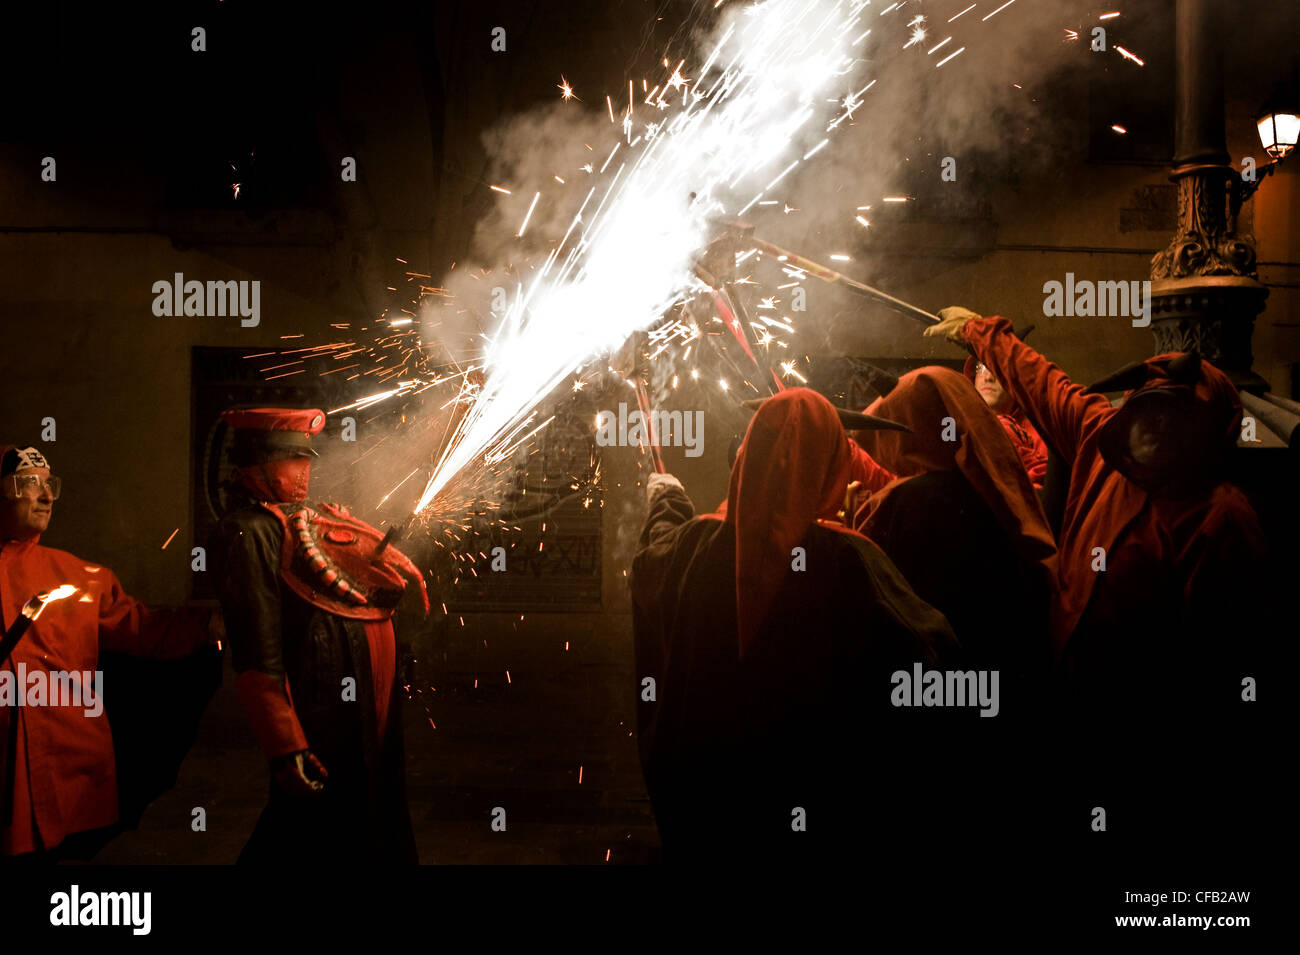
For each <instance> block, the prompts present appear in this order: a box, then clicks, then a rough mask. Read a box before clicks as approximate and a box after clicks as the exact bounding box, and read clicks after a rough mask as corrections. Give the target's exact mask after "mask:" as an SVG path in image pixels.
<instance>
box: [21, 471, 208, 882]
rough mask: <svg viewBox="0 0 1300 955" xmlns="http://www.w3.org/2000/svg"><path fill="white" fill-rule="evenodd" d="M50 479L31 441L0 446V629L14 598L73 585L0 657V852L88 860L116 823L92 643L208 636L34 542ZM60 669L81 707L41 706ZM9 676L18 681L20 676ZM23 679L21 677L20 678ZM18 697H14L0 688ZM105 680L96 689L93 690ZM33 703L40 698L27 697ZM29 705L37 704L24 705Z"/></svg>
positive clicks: (154, 652)
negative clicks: (0, 779) (78, 692)
mask: <svg viewBox="0 0 1300 955" xmlns="http://www.w3.org/2000/svg"><path fill="white" fill-rule="evenodd" d="M58 495H59V479H58V478H56V477H53V476H51V474H50V467H49V462H48V461H46V459H45V457H44V456H43V455H42V454H41V453H40V451H38V450H36V449H35V448H21V449H20V448H14V447H9V446H3V447H0V616H3V624H4V628H5V629H6V630H8V629H9V628H10V627H12V626H14V624H15V622H16V621H18V620H19V618H20V615H21V612H22V607H23V605H24V604H25V603H26V602H27V601H28V600H30V599H31V598H32V597H34V596H36V595H37V594H44V593H48V592H50V591H53V590H54V589H55V588H57V587H60V586H62V585H65V584H67V585H70V586H72V587H75V588H76V591H75V592H74V593H72V594H71V595H69V596H67V597H65V598H63V599H62V600H59V601H57V602H51V603H50V604H49V605H48V606H47V607H46V608H45V609H44V610H43V612H42V613H41V615H40V618H39V619H38V620H36V622H35V623H33V624H32V625H31V627H30V629H28V630H27V632H26V633H25V634H24V635H23V637H22V639H21V640H19V642H18V643H17V644H16V645H15V647H14V649H13V651H12V652H11V653H10V655H9V656H8V658H7V659H6V660H3V661H0V679H2V680H3V685H0V766H3V767H4V773H5V778H4V782H5V784H4V787H3V791H2V792H0V812H2V816H0V854H3V855H6V856H13V855H19V854H24V853H31V854H33V855H32V856H31V858H33V859H36V858H42V857H43V858H51V859H52V858H57V857H68V858H74V859H75V858H88V857H89V856H90V855H93V854H94V852H95V851H97V850H98V849H99V848H100V847H102V845H103V844H104V843H105V842H107V840H108V839H109V838H111V836H112V834H113V833H112V830H111V828H110V827H112V826H113V825H114V824H115V823H116V822H117V821H118V798H117V797H118V793H117V779H116V766H115V761H114V750H113V734H112V730H111V729H110V727H109V721H108V719H107V718H106V716H105V714H104V712H103V706H102V705H90V703H89V702H88V701H89V699H90V698H91V696H92V694H90V693H89V692H88V691H89V687H88V686H87V685H86V684H87V683H89V682H90V681H91V680H92V679H93V677H94V674H95V672H96V670H97V669H98V667H99V655H100V652H101V651H118V652H122V653H128V654H133V655H137V656H150V657H156V658H175V657H182V656H188V655H189V654H191V653H194V652H196V651H197V650H199V649H201V648H202V647H203V646H204V645H206V644H207V643H208V642H209V640H210V639H213V638H215V636H216V628H217V622H216V620H215V619H214V615H212V614H210V612H208V611H199V610H179V611H171V612H164V611H152V610H149V609H148V608H146V607H145V606H144V604H142V603H140V602H139V601H137V600H133V599H132V598H131V597H129V596H128V595H127V594H126V593H125V592H124V591H123V590H122V585H121V584H120V583H119V582H118V580H117V577H116V576H114V574H113V572H112V571H111V570H109V569H108V568H107V567H103V566H100V565H98V564H93V563H91V562H89V561H86V560H83V559H82V558H80V557H76V556H74V555H73V554H69V553H67V552H66V551H61V550H55V549H53V548H51V547H42V546H41V545H40V537H41V534H42V533H44V532H45V530H46V529H47V528H48V527H49V523H50V517H51V515H52V514H53V510H54V501H55V499H56V498H57V497H58ZM63 674H66V675H67V678H68V679H69V680H70V681H72V682H74V683H79V684H81V689H82V702H83V703H84V704H86V705H51V704H52V703H54V700H53V699H52V698H51V697H50V696H49V695H47V694H40V695H39V696H35V695H34V694H35V692H36V689H37V688H38V687H40V686H42V685H43V686H45V687H46V688H47V689H48V690H51V691H52V688H53V686H54V684H55V683H56V682H57V678H58V677H59V676H61V675H63ZM20 676H24V677H25V679H21V680H20ZM24 684H25V685H24ZM5 686H7V687H8V688H9V689H11V690H14V689H16V690H17V692H18V693H21V694H23V705H16V704H17V699H16V698H13V699H10V698H9V696H10V694H8V693H6V692H5V691H4V687H5ZM103 690H104V688H103V687H102V686H96V687H95V688H94V693H93V697H95V698H97V697H98V696H99V694H100V693H102V692H103ZM37 701H39V702H37ZM33 703H36V705H33Z"/></svg>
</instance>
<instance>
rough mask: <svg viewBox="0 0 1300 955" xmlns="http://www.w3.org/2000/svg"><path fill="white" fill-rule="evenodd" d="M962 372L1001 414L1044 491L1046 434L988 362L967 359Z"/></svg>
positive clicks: (1030, 472) (1028, 470)
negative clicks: (1043, 434)
mask: <svg viewBox="0 0 1300 955" xmlns="http://www.w3.org/2000/svg"><path fill="white" fill-rule="evenodd" d="M962 374H964V375H965V376H966V377H967V378H968V379H970V381H971V383H972V384H973V385H974V386H975V390H976V391H978V392H979V395H980V397H981V398H983V399H984V403H985V404H987V405H988V406H989V408H991V409H992V410H993V413H994V414H995V415H997V416H998V421H999V422H1001V424H1002V427H1003V428H1004V429H1005V430H1006V432H1007V437H1008V438H1010V439H1011V444H1012V446H1013V447H1014V448H1015V449H1016V454H1017V455H1019V456H1020V463H1021V464H1023V465H1024V467H1025V471H1026V473H1027V474H1028V475H1029V480H1030V482H1031V483H1032V484H1033V485H1034V489H1035V490H1041V489H1042V487H1043V482H1044V481H1045V480H1046V479H1047V443H1046V442H1045V441H1044V440H1043V436H1042V435H1041V434H1039V433H1038V429H1037V428H1035V427H1034V423H1033V422H1032V421H1030V420H1029V418H1028V417H1027V416H1026V415H1025V412H1024V411H1023V410H1022V409H1021V407H1020V406H1019V405H1018V404H1016V402H1015V400H1014V399H1013V398H1012V397H1011V395H1009V394H1007V390H1006V389H1005V388H1003V387H1002V383H1001V382H999V381H998V379H997V378H996V377H995V376H994V374H993V372H991V371H989V368H988V365H985V364H984V363H983V362H980V361H976V360H975V359H974V358H967V359H966V366H965V367H964V368H963V369H962Z"/></svg>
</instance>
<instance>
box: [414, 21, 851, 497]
mask: <svg viewBox="0 0 1300 955" xmlns="http://www.w3.org/2000/svg"><path fill="white" fill-rule="evenodd" d="M869 12H870V9H869V4H868V3H866V2H865V0H767V2H765V3H762V4H758V5H755V6H752V7H747V8H744V10H743V11H739V12H738V13H737V14H736V15H734V16H733V17H731V18H730V19H729V20H728V21H727V25H726V26H725V28H723V29H722V32H721V34H720V35H719V37H718V38H717V40H716V41H715V42H714V44H713V46H712V47H711V48H709V52H708V54H707V57H706V58H705V60H704V61H703V62H702V63H701V65H700V66H699V68H698V69H694V70H692V69H691V68H690V67H689V66H687V65H685V61H683V63H681V64H678V66H677V68H676V69H675V70H674V71H673V73H672V76H671V78H670V79H669V80H668V82H666V83H664V84H663V85H662V88H661V91H660V92H659V93H658V94H657V95H656V96H653V97H647V98H646V100H643V101H640V106H641V109H640V112H639V113H638V111H637V101H635V100H634V98H633V97H632V96H630V95H629V97H628V101H627V106H626V108H625V109H623V110H621V113H622V115H621V116H618V117H616V115H615V112H614V108H613V105H612V101H610V100H609V99H608V98H607V106H608V108H609V112H610V118H611V121H612V122H613V123H614V125H615V127H616V128H617V129H619V130H621V131H622V132H623V133H624V136H623V148H622V150H617V149H616V150H615V152H613V153H611V154H610V158H609V160H607V161H606V166H607V167H608V176H607V178H606V179H604V180H603V181H602V182H601V183H600V184H599V185H598V186H593V187H592V188H591V189H590V191H588V192H587V193H586V197H585V198H584V199H583V200H582V203H581V205H580V207H579V208H578V210H577V213H576V214H575V215H574V216H573V218H572V221H571V223H570V225H569V227H568V229H567V231H566V232H565V233H564V235H563V237H562V238H561V239H560V240H559V242H558V243H557V244H556V245H555V248H554V249H553V250H552V251H551V252H550V254H549V256H548V257H547V258H546V260H545V263H544V264H543V265H542V266H541V267H540V268H539V269H538V270H537V272H536V273H535V274H534V275H533V276H531V277H530V278H529V279H528V280H527V282H525V283H523V284H521V285H520V286H519V287H518V288H517V289H516V294H515V295H514V297H513V300H512V301H511V303H510V305H509V308H508V309H507V311H506V314H505V315H504V317H503V319H502V321H501V324H500V327H499V328H497V329H496V331H495V333H494V335H493V336H492V339H491V341H490V342H489V345H488V347H487V350H486V353H485V356H484V362H483V365H484V368H485V371H486V372H487V379H486V381H485V383H484V385H483V387H482V388H481V389H480V390H479V391H478V392H477V394H476V395H475V396H474V398H473V401H472V403H471V405H470V407H469V409H468V411H467V412H466V413H465V415H464V417H463V418H462V419H461V420H460V422H459V424H458V426H457V428H456V431H455V432H454V434H453V436H452V438H451V440H450V441H449V443H448V444H447V446H446V448H445V450H444V452H443V454H442V455H441V457H440V458H439V460H438V461H437V463H436V465H435V467H434V469H433V472H432V474H431V476H430V478H429V481H428V484H427V485H426V487H425V490H424V493H423V494H422V495H421V497H420V500H419V503H418V504H417V505H416V507H415V513H417V514H418V513H419V512H421V511H422V510H424V509H425V508H426V507H428V506H429V505H430V504H431V503H432V502H433V501H434V499H435V498H437V497H438V495H439V494H440V493H441V492H442V491H443V490H444V489H445V488H447V487H448V485H449V484H450V483H451V482H452V481H453V480H454V479H455V478H456V476H457V475H458V474H459V473H460V472H461V471H462V470H464V469H465V468H466V467H467V466H469V465H470V464H472V463H474V462H482V463H483V464H486V465H489V466H490V465H491V464H492V463H493V462H495V461H500V460H501V459H502V458H503V457H505V456H506V455H508V454H510V453H511V452H512V451H513V449H514V448H516V447H518V446H519V445H520V444H521V443H523V442H524V441H526V440H528V439H529V438H530V437H531V435H532V434H534V433H536V432H537V431H539V430H540V429H541V428H543V427H545V425H546V421H547V419H546V416H545V415H543V414H542V413H541V412H539V411H538V410H537V406H538V405H539V403H541V402H542V401H543V399H545V398H546V397H547V395H549V394H550V393H551V392H552V391H553V390H554V389H556V388H557V387H558V386H559V385H560V384H561V383H562V382H564V381H565V379H566V378H567V377H568V376H570V375H571V374H573V373H574V372H575V371H576V370H577V369H579V368H580V367H581V366H583V365H584V364H586V363H587V362H588V361H589V360H590V359H591V358H592V357H593V356H595V355H597V354H600V353H602V352H606V351H609V350H611V349H614V348H617V347H618V346H620V345H621V344H622V343H623V342H624V341H625V340H626V339H627V338H628V337H629V336H630V335H631V334H632V333H633V332H634V331H637V330H638V329H643V328H646V327H648V326H650V325H652V324H654V323H655V322H656V321H658V320H659V319H660V318H661V317H662V315H663V313H664V312H665V310H667V309H668V308H669V307H670V306H671V305H672V304H673V303H674V302H675V301H677V300H678V299H679V298H680V297H681V296H682V295H683V294H684V293H686V292H687V291H688V290H692V289H697V288H698V287H699V285H698V280H696V279H695V278H693V276H692V264H693V262H694V261H695V259H696V257H697V255H698V254H699V253H700V252H701V251H702V250H703V249H704V248H705V247H706V246H707V244H708V243H709V241H710V239H711V238H712V237H713V235H712V232H713V229H712V224H713V223H715V222H717V221H718V220H720V219H722V218H724V217H726V216H729V215H735V214H736V213H737V212H738V211H739V210H741V209H744V208H748V207H749V206H750V205H753V203H754V202H756V201H759V200H760V199H761V198H762V197H763V194H764V192H766V190H767V189H769V188H771V187H772V186H774V185H776V184H777V182H779V181H780V180H781V179H783V178H784V177H785V176H786V174H787V173H789V172H791V171H793V170H794V169H795V168H798V167H799V166H801V165H802V164H803V163H805V162H807V161H808V159H809V158H811V155H812V154H811V153H809V154H808V155H807V156H805V155H804V153H805V151H806V150H807V148H808V146H809V145H810V144H812V143H814V142H817V141H819V140H821V139H823V138H824V137H825V136H826V134H827V133H828V132H829V131H832V130H834V129H835V128H836V127H837V126H839V125H840V124H841V123H843V122H844V121H845V120H846V119H847V118H849V117H850V116H851V115H852V111H853V110H854V109H857V108H858V107H859V106H860V104H861V100H860V99H859V96H860V95H861V93H862V92H864V91H865V88H863V89H858V92H857V93H854V92H853V91H854V90H855V89H857V88H858V84H857V83H855V82H854V79H855V74H857V73H858V72H859V67H860V66H861V65H862V63H863V61H862V60H861V59H860V56H861V55H863V53H864V51H863V49H862V47H861V46H857V47H856V48H855V42H856V41H858V40H860V39H861V38H862V36H863V35H864V34H863V29H864V27H863V23H864V22H867V21H866V20H865V18H866V17H867V16H868V15H869ZM692 72H693V73H694V77H693V78H691V77H688V76H687V75H686V74H687V73H692ZM866 88H869V87H866ZM846 92H847V93H848V95H847V96H846V95H845V93H846ZM828 101H829V102H834V103H838V104H840V106H839V107H838V109H836V110H832V115H830V116H827V115H826V106H825V104H826V103H827V102H828ZM837 114H838V115H837ZM638 127H639V128H640V132H639V133H638V132H636V130H637V129H638ZM634 146H639V147H640V148H639V149H635V150H634V149H633V147H634ZM620 151H621V152H623V156H618V155H616V153H617V152H620ZM611 161H612V162H611ZM539 201H540V202H542V203H545V202H546V199H545V198H544V197H542V198H541V199H540V200H539V199H537V198H535V199H534V200H533V203H534V205H536V204H537V203H538V202H539ZM529 215H530V216H532V215H533V208H532V207H530V209H529ZM522 232H523V228H522V227H521V229H520V233H522Z"/></svg>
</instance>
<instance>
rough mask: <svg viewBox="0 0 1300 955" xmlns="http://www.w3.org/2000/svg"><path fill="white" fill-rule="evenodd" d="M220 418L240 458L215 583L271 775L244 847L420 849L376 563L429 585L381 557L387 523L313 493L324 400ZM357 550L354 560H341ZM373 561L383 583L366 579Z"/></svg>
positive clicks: (346, 856)
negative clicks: (315, 440) (365, 520)
mask: <svg viewBox="0 0 1300 955" xmlns="http://www.w3.org/2000/svg"><path fill="white" fill-rule="evenodd" d="M223 418H224V419H225V421H226V423H227V425H229V426H230V427H231V429H232V430H233V432H234V446H233V451H232V458H233V461H234V463H235V465H236V471H235V481H234V482H233V484H232V485H231V486H230V495H231V499H230V508H229V510H228V511H227V513H226V514H225V515H224V516H223V518H222V520H221V523H220V525H219V526H218V528H217V532H216V545H215V548H214V553H215V554H216V556H217V560H218V562H219V567H220V569H219V574H220V580H221V585H220V598H221V605H222V607H223V609H224V611H225V616H226V626H227V629H228V631H229V634H230V645H231V655H232V662H233V664H234V668H235V672H236V673H237V674H238V677H237V679H236V686H237V688H238V690H239V694H240V697H241V698H242V700H243V703H244V710H245V712H246V713H247V714H248V719H249V722H250V723H251V724H252V727H253V731H254V733H256V735H257V738H258V741H259V743H261V746H262V749H263V751H264V753H265V754H266V757H267V759H268V761H269V762H270V769H271V777H272V780H271V791H270V799H269V801H268V803H267V806H266V809H265V811H264V812H263V813H262V816H261V818H260V819H259V820H258V823H257V826H256V828H255V829H254V831H253V834H252V836H251V838H250V839H249V841H248V844H247V845H246V846H245V847H244V851H243V852H242V853H241V854H240V862H242V863H249V864H257V865H263V866H266V865H327V866H337V865H340V864H343V863H347V862H355V863H362V864H402V863H415V862H417V861H418V857H417V853H416V847H415V838H414V835H413V833H412V831H411V819H410V810H409V808H408V805H407V801H406V782H405V767H404V760H403V746H402V719H401V717H402V709H401V693H400V692H399V690H398V688H397V680H396V667H397V644H396V640H395V637H394V634H393V625H392V622H391V620H390V617H391V616H392V612H393V608H394V606H395V605H396V598H397V596H400V593H401V592H402V589H403V587H404V584H403V582H402V580H401V577H400V576H396V575H395V572H393V573H390V571H389V570H387V569H385V568H389V567H390V565H393V566H396V567H399V568H400V569H401V573H404V574H406V575H407V576H408V577H411V576H413V577H414V579H415V580H416V581H417V582H419V586H420V589H421V591H422V592H423V582H422V579H421V577H420V573H419V571H418V569H416V568H415V567H414V565H412V564H411V563H410V562H409V561H407V560H406V558H405V557H403V556H402V555H401V554H400V553H399V552H398V551H397V550H396V549H395V548H392V547H387V548H386V549H385V550H384V552H383V556H382V558H381V557H380V556H377V554H376V545H377V543H378V541H379V539H380V537H381V535H380V534H379V533H378V532H376V531H375V529H374V528H371V527H370V526H369V525H365V524H362V523H361V522H360V521H357V520H355V519H354V518H352V517H351V516H350V515H348V514H347V512H346V511H344V510H343V509H341V508H334V507H332V506H331V505H316V506H315V507H309V506H307V505H306V503H305V501H306V498H307V489H308V484H309V480H310V472H311V459H312V457H313V456H314V455H315V454H316V452H315V451H314V450H313V449H312V447H311V436H312V435H313V434H319V433H320V431H321V430H322V428H323V427H324V425H325V415H324V413H323V412H321V411H320V410H318V409H315V408H309V409H294V408H254V409H247V410H231V411H227V412H226V413H225V414H224V415H223ZM352 552H355V553H356V554H357V555H358V556H357V558H356V561H355V562H354V563H353V564H352V565H350V566H347V567H344V566H343V565H342V564H341V563H339V562H337V561H336V558H339V559H340V560H341V559H342V557H341V556H340V555H343V554H347V553H352ZM372 568H373V573H374V574H379V575H380V577H381V578H386V579H381V580H380V581H379V582H380V583H385V584H386V585H391V586H388V587H376V588H368V587H366V584H367V583H373V582H374V580H375V579H376V578H373V577H370V576H367V575H368V574H371V573H372V570H371V569H372ZM363 578H364V579H363ZM385 596H387V597H390V598H392V599H391V600H390V601H388V602H384V598H385ZM352 598H356V600H353V599H352ZM426 610H427V603H426Z"/></svg>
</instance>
